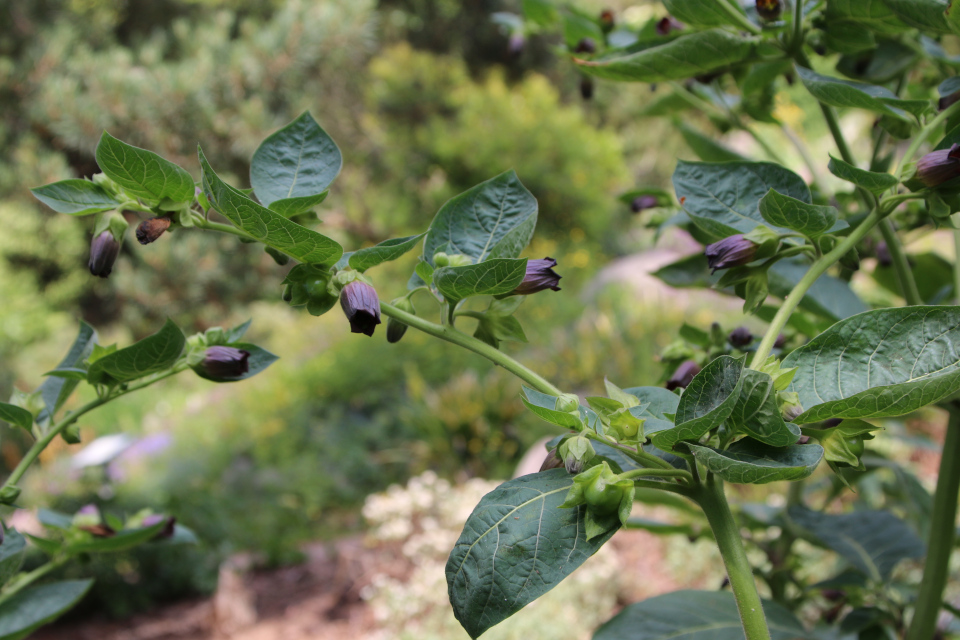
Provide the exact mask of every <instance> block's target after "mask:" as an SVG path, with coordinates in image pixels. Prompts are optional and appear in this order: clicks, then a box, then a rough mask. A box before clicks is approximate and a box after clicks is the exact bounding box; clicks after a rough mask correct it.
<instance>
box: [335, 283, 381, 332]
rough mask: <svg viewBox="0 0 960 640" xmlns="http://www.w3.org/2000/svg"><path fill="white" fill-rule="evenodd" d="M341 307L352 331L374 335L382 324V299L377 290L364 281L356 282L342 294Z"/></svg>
mask: <svg viewBox="0 0 960 640" xmlns="http://www.w3.org/2000/svg"><path fill="white" fill-rule="evenodd" d="M340 306H341V307H343V312H344V313H345V314H346V315H347V320H349V321H350V331H351V332H353V333H364V334H366V335H368V336H372V335H373V330H374V329H375V328H376V326H377V325H378V324H380V298H378V297H377V290H376V289H374V288H373V287H371V286H370V285H369V284H367V283H366V282H363V281H362V280H354V281H353V282H351V283H349V284H347V286H345V287H344V288H343V290H342V291H341V292H340Z"/></svg>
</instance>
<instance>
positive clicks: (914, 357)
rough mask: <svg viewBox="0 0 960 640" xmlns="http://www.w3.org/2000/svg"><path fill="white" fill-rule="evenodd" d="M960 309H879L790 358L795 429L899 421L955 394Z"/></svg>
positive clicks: (959, 380)
mask: <svg viewBox="0 0 960 640" xmlns="http://www.w3.org/2000/svg"><path fill="white" fill-rule="evenodd" d="M958 340H960V307H926V306H914V307H904V308H891V309H877V310H875V311H867V312H866V313H861V314H859V315H856V316H853V317H851V318H847V319H846V320H842V321H840V322H838V323H837V324H835V325H833V326H832V327H830V328H829V329H827V330H826V331H824V332H823V333H821V334H820V335H819V336H817V337H816V338H814V339H813V340H811V341H810V342H808V343H807V344H806V345H804V346H802V347H800V348H799V349H797V350H796V351H794V352H792V353H791V354H790V355H789V356H787V357H786V358H785V359H784V361H783V366H784V367H797V373H796V375H795V376H794V378H793V383H792V384H791V385H790V390H791V391H796V392H797V393H798V394H799V396H800V404H801V405H802V406H803V408H804V412H803V413H802V414H801V415H800V416H798V417H797V419H796V420H795V422H797V423H798V424H800V423H809V422H819V421H821V420H827V419H829V418H883V417H887V416H899V415H903V414H905V413H909V412H911V411H915V410H917V409H919V408H920V407H924V406H926V405H928V404H932V403H934V402H937V401H938V400H941V399H943V398H945V397H947V396H949V395H951V394H953V393H955V392H956V391H958V390H960V352H958V350H957V348H956V345H957V344H958Z"/></svg>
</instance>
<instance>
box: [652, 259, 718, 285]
mask: <svg viewBox="0 0 960 640" xmlns="http://www.w3.org/2000/svg"><path fill="white" fill-rule="evenodd" d="M653 275H654V276H655V277H657V278H659V279H660V280H662V281H663V282H665V283H666V284H668V285H670V286H671V287H677V288H690V287H696V288H704V289H706V288H709V287H712V286H713V285H714V284H715V283H716V281H717V280H718V279H719V278H720V276H716V277H714V276H712V275H711V274H710V265H709V263H708V262H707V257H706V256H705V255H703V252H702V251H701V252H700V253H695V254H693V255H690V256H687V257H686V258H681V259H680V260H677V261H676V262H672V263H670V264H668V265H666V266H663V267H660V268H659V269H657V270H656V271H654V272H653Z"/></svg>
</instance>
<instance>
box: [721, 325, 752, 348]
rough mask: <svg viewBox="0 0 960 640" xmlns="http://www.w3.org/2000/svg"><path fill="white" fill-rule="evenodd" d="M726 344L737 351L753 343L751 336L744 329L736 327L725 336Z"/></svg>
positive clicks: (748, 330)
mask: <svg viewBox="0 0 960 640" xmlns="http://www.w3.org/2000/svg"><path fill="white" fill-rule="evenodd" d="M727 342H729V343H730V344H731V345H732V346H734V347H736V348H737V349H742V348H743V347H745V346H747V345H748V344H750V343H751V342H753V334H752V333H750V329H747V328H746V327H737V328H736V329H734V330H733V331H731V332H730V335H728V336H727Z"/></svg>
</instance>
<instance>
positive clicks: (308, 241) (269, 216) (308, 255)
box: [198, 149, 343, 266]
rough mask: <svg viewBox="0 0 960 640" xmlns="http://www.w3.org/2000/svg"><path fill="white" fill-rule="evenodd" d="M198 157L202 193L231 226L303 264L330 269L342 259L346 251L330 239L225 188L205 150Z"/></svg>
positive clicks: (236, 191)
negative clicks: (209, 161) (205, 154)
mask: <svg viewBox="0 0 960 640" xmlns="http://www.w3.org/2000/svg"><path fill="white" fill-rule="evenodd" d="M198 154H199V157H200V167H201V169H202V170H203V173H202V176H201V182H202V183H203V191H204V193H205V194H206V196H207V199H208V200H209V201H210V203H211V204H212V205H213V207H214V208H216V210H217V211H219V212H220V213H221V214H222V215H223V216H224V217H226V218H227V219H228V220H230V222H232V223H233V224H235V225H237V226H238V227H240V228H241V229H243V230H244V231H246V232H247V233H249V234H250V235H251V236H253V237H254V238H256V239H257V240H259V241H260V242H262V243H264V244H265V245H267V246H270V247H273V248H274V249H277V250H279V251H282V252H283V253H286V254H288V255H290V256H291V257H292V258H294V259H295V260H299V261H300V262H305V263H307V264H320V265H323V266H331V265H333V264H335V263H336V262H337V260H339V259H340V256H341V255H343V247H341V246H340V245H339V244H337V243H336V242H334V241H333V240H331V239H330V238H328V237H326V236H323V235H321V234H319V233H317V232H316V231H311V230H310V229H307V228H305V227H301V226H300V225H298V224H297V223H295V222H292V221H290V220H287V219H286V218H284V217H283V216H282V215H280V214H279V213H276V212H275V211H271V210H270V209H267V208H266V207H262V206H260V205H259V204H257V203H256V202H254V201H253V200H251V199H250V198H247V197H246V196H245V195H243V194H242V193H240V192H239V191H238V190H236V189H234V188H233V187H231V186H229V185H228V184H226V183H225V182H224V181H223V180H221V179H220V178H219V177H218V176H217V174H216V173H214V172H213V169H212V168H211V167H210V164H209V163H208V162H207V158H206V157H205V156H204V155H203V150H201V149H198Z"/></svg>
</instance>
